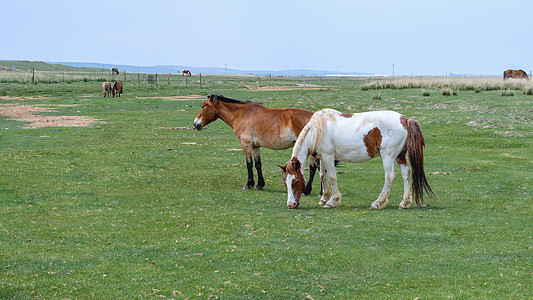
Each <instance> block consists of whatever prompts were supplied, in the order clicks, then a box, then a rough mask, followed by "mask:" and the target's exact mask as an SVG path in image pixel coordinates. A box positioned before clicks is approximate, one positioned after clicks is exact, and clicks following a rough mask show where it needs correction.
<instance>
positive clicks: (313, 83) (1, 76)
mask: <svg viewBox="0 0 533 300" xmlns="http://www.w3.org/2000/svg"><path fill="white" fill-rule="evenodd" d="M361 80H366V81H368V80H369V78H368V77H353V76H346V77H339V76H303V75H301V76H272V75H261V76H259V75H203V74H200V73H196V74H192V75H191V76H187V75H185V76H184V75H182V74H181V73H167V74H161V73H153V74H147V73H140V72H138V73H129V72H120V73H119V74H114V73H111V72H110V71H109V70H102V71H93V72H76V71H38V70H6V69H0V83H21V84H40V83H73V82H104V81H109V82H113V81H122V82H125V83H129V84H138V85H155V86H156V85H164V84H166V85H176V86H191V87H195V86H198V87H208V86H210V85H213V84H217V85H220V84H225V83H227V84H232V85H238V86H243V87H247V88H252V89H253V88H269V87H272V88H274V87H276V88H291V87H307V88H320V87H323V88H327V87H328V86H332V87H333V86H335V87H337V86H342V87H349V86H350V85H352V86H353V85H355V83H356V82H357V81H361Z"/></svg>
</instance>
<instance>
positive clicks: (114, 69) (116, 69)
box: [111, 68, 120, 75]
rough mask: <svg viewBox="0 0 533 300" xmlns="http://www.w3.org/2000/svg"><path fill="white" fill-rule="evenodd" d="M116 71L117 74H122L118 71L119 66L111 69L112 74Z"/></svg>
mask: <svg viewBox="0 0 533 300" xmlns="http://www.w3.org/2000/svg"><path fill="white" fill-rule="evenodd" d="M115 73H116V74H117V75H118V74H120V73H119V72H118V68H113V69H111V74H115Z"/></svg>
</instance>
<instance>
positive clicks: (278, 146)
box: [194, 95, 318, 195]
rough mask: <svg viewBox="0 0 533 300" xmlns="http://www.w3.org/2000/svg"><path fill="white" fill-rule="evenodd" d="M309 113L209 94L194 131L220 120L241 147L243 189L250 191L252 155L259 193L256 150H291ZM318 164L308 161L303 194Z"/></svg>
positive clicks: (260, 183)
mask: <svg viewBox="0 0 533 300" xmlns="http://www.w3.org/2000/svg"><path fill="white" fill-rule="evenodd" d="M312 115H313V112H312V111H309V110H306V109H296V108H286V109H273V108H268V107H265V106H263V105H262V104H261V103H255V102H250V101H246V102H243V101H239V100H234V99H229V98H225V97H224V96H222V95H211V96H209V97H207V100H206V101H205V102H204V103H202V105H201V108H200V111H199V112H198V115H196V119H194V128H196V129H197V130H202V128H203V127H204V126H206V125H207V124H209V123H211V122H213V121H215V120H216V119H218V118H220V119H222V121H224V122H225V123H226V124H228V125H229V126H230V127H231V128H233V131H234V132H235V136H236V137H237V139H238V140H239V142H240V143H241V145H242V149H243V150H244V155H246V168H247V169H248V181H247V182H246V184H245V185H244V187H243V190H246V189H251V188H252V187H253V186H254V184H255V182H254V175H253V162H252V154H253V157H254V161H255V168H256V169H257V181H258V182H257V186H256V187H255V188H256V189H258V190H262V189H263V187H264V186H265V180H264V179H263V173H262V171H261V166H262V165H261V156H260V152H259V149H260V147H267V148H269V149H273V150H282V149H287V148H289V147H292V146H293V145H294V143H295V142H296V139H297V138H298V135H299V134H300V131H302V129H303V128H304V126H305V124H307V122H309V119H311V116H312ZM317 167H318V163H317V162H316V160H314V159H311V163H310V175H309V183H308V184H307V187H306V189H305V191H304V194H306V195H308V194H310V193H311V188H312V183H313V177H314V175H315V172H316V169H317Z"/></svg>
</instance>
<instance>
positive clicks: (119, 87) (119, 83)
mask: <svg viewBox="0 0 533 300" xmlns="http://www.w3.org/2000/svg"><path fill="white" fill-rule="evenodd" d="M115 93H117V94H118V97H120V94H122V81H115V83H113V98H115Z"/></svg>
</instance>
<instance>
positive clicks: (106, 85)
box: [102, 81, 111, 98]
mask: <svg viewBox="0 0 533 300" xmlns="http://www.w3.org/2000/svg"><path fill="white" fill-rule="evenodd" d="M102 92H103V93H104V98H105V97H106V96H107V97H109V95H111V82H107V81H104V82H102Z"/></svg>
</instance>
